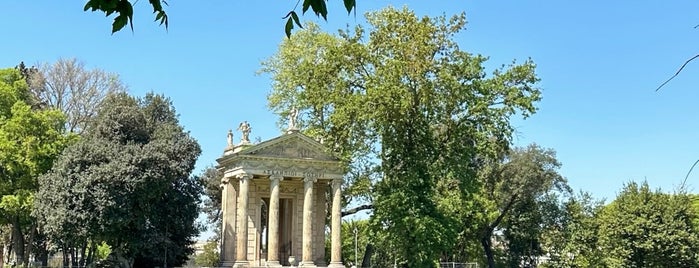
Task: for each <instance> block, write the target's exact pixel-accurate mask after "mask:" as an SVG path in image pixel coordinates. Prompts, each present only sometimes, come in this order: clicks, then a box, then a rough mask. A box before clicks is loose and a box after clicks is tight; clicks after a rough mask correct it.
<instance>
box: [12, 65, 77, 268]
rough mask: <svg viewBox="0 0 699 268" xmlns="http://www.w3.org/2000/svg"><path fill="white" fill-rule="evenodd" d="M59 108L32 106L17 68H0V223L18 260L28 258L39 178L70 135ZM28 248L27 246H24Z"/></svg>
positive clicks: (34, 228)
mask: <svg viewBox="0 0 699 268" xmlns="http://www.w3.org/2000/svg"><path fill="white" fill-rule="evenodd" d="M63 122H64V117H63V115H62V114H61V112H60V111H58V110H36V109H32V107H31V105H30V94H29V91H28V87H27V84H26V82H25V80H24V79H23V78H22V77H21V74H20V72H19V71H18V70H15V69H1V70H0V195H1V196H2V200H1V201H0V223H1V224H3V225H6V224H9V225H10V226H11V229H12V235H11V237H12V244H11V245H12V247H11V250H12V251H13V252H14V253H15V259H16V261H17V263H19V264H22V263H25V262H26V261H27V260H28V257H29V254H25V253H26V252H25V245H32V244H33V241H32V240H33V238H34V234H35V230H36V225H35V221H34V219H33V218H32V217H31V215H30V212H31V210H32V203H33V201H32V200H33V198H34V191H35V190H36V189H37V187H38V184H37V177H38V176H39V175H40V174H42V173H44V172H46V171H47V170H48V169H49V168H50V167H51V165H52V163H53V160H54V159H55V158H56V157H57V156H58V154H60V153H61V151H62V150H63V148H64V147H65V146H66V144H67V143H68V142H69V141H70V137H68V136H65V135H64V134H63ZM27 251H31V250H27Z"/></svg>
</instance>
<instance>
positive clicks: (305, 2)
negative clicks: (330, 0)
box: [301, 0, 314, 14]
mask: <svg viewBox="0 0 699 268" xmlns="http://www.w3.org/2000/svg"><path fill="white" fill-rule="evenodd" d="M313 1H314V0H303V8H302V11H301V12H302V13H303V14H306V11H308V8H309V7H310V6H311V2H313Z"/></svg>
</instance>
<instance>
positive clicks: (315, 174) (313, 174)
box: [303, 172, 325, 179]
mask: <svg viewBox="0 0 699 268" xmlns="http://www.w3.org/2000/svg"><path fill="white" fill-rule="evenodd" d="M324 176H325V173H320V172H304V173H303V177H304V178H316V179H317V178H323V177H324Z"/></svg>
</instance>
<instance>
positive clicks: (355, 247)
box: [354, 226, 359, 267]
mask: <svg viewBox="0 0 699 268" xmlns="http://www.w3.org/2000/svg"><path fill="white" fill-rule="evenodd" d="M354 266H355V267H359V266H357V226H355V227H354Z"/></svg>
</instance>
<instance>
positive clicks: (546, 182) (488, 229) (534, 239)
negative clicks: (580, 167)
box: [474, 144, 570, 268]
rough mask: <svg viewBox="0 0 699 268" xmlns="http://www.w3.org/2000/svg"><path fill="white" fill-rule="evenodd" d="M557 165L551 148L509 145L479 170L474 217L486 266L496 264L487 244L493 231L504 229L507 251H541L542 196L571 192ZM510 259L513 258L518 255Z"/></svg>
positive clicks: (544, 198)
mask: <svg viewBox="0 0 699 268" xmlns="http://www.w3.org/2000/svg"><path fill="white" fill-rule="evenodd" d="M560 166H561V164H560V162H559V161H558V159H556V154H555V152H554V151H553V150H552V149H546V148H542V147H540V146H538V145H536V144H532V145H529V146H527V147H524V148H514V149H512V150H509V151H507V152H506V154H505V155H504V156H503V158H502V159H500V160H497V162H491V163H486V164H485V165H484V166H483V167H482V168H481V169H480V171H481V173H480V176H481V178H482V180H483V184H482V188H481V196H480V198H478V199H477V200H478V202H479V205H478V206H477V208H478V214H477V215H475V216H476V217H474V219H475V220H477V222H478V225H479V230H478V231H479V240H480V243H481V245H482V246H483V251H484V253H485V255H486V259H487V264H488V267H491V268H492V267H495V264H496V260H495V255H494V252H493V245H492V242H493V239H494V235H495V232H496V231H505V238H506V239H508V243H510V246H511V247H510V248H509V250H510V253H513V254H511V255H512V256H522V257H528V256H533V255H534V256H536V255H537V254H540V253H541V252H542V251H541V248H540V245H539V244H540V243H541V241H540V240H539V237H540V236H539V234H540V231H541V229H540V228H539V226H540V225H542V224H543V220H544V218H543V215H542V214H543V213H544V212H545V211H542V209H543V208H542V205H545V204H546V203H551V201H550V200H547V195H548V194H550V193H552V192H563V193H567V192H570V189H569V187H568V185H567V182H566V180H565V178H563V176H561V175H560V174H559V173H558V169H559V168H560ZM550 207H551V206H549V210H550ZM517 247H518V248H517ZM515 253H516V254H515ZM515 259H516V260H514V262H519V260H520V258H518V257H515ZM529 259H530V260H531V258H529ZM510 262H511V263H512V262H513V260H512V259H510Z"/></svg>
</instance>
